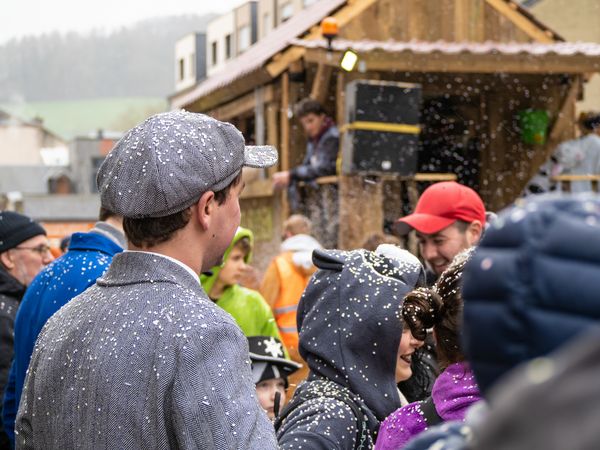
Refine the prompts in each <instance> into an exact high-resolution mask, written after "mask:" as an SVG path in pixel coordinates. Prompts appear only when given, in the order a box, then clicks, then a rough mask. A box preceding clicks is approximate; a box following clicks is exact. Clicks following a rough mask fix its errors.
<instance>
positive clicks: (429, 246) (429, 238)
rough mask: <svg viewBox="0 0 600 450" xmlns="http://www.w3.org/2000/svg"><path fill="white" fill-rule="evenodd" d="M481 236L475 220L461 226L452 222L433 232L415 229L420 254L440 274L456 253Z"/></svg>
mask: <svg viewBox="0 0 600 450" xmlns="http://www.w3.org/2000/svg"><path fill="white" fill-rule="evenodd" d="M480 237H481V224H480V223H479V222H478V221H475V222H473V223H470V224H464V226H461V225H460V224H458V223H454V224H452V225H450V226H448V227H446V228H444V229H443V230H440V231H438V232H437V233H434V234H423V233H420V232H418V231H417V239H418V240H419V251H420V253H421V256H422V257H423V259H424V260H425V262H426V263H427V265H428V266H429V268H430V269H431V270H432V271H433V272H435V274H436V275H438V276H439V275H441V274H442V272H443V271H444V270H446V268H447V267H448V266H449V265H450V263H451V262H452V260H453V259H454V257H455V256H456V255H458V254H459V253H460V252H462V251H463V250H466V249H468V248H469V247H471V246H472V245H475V244H476V243H477V242H478V241H479V238H480Z"/></svg>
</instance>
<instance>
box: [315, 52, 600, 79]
mask: <svg viewBox="0 0 600 450" xmlns="http://www.w3.org/2000/svg"><path fill="white" fill-rule="evenodd" d="M341 56H342V53H341V52H333V54H332V55H330V56H328V55H327V51H326V50H325V49H307V51H306V55H305V60H306V61H307V62H309V63H316V64H321V63H322V64H328V65H331V66H337V65H338V61H339V60H340V58H341ZM359 58H360V60H361V61H364V63H365V64H366V69H367V70H369V71H383V72H403V71H406V72H449V73H493V74H497V73H523V74H526V73H530V74H545V75H548V74H568V73H587V72H600V56H584V55H579V54H578V55H557V54H546V55H531V54H527V55H523V54H516V55H512V54H511V55H506V54H496V53H489V54H473V53H460V54H447V53H441V52H432V53H414V52H409V51H405V52H385V51H381V50H372V51H370V52H366V53H359Z"/></svg>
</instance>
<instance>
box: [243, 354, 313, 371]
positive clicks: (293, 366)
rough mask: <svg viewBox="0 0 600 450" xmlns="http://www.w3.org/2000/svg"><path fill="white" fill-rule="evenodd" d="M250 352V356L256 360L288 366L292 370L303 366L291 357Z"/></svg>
mask: <svg viewBox="0 0 600 450" xmlns="http://www.w3.org/2000/svg"><path fill="white" fill-rule="evenodd" d="M249 354H250V358H251V359H255V360H256V361H265V362H270V363H272V364H275V365H277V366H281V367H286V368H288V369H290V370H292V371H296V370H298V369H300V368H301V367H302V364H299V363H297V362H296V361H292V360H290V359H284V358H273V357H270V356H264V355H257V354H256V353H252V352H249Z"/></svg>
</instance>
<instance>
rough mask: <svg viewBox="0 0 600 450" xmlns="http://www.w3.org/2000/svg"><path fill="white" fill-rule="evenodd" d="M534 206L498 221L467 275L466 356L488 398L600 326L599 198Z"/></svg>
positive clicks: (541, 200)
mask: <svg viewBox="0 0 600 450" xmlns="http://www.w3.org/2000/svg"><path fill="white" fill-rule="evenodd" d="M530 199H531V200H529V201H527V202H525V203H524V204H523V205H520V206H515V207H513V208H510V209H507V210H505V211H504V212H502V213H501V214H500V215H499V217H498V219H496V221H494V222H493V223H492V225H491V227H490V228H489V229H488V230H487V231H486V234H485V236H484V238H483V240H482V242H481V244H480V246H479V248H478V249H477V251H476V252H475V254H474V256H473V257H472V259H471V260H470V261H469V263H468V264H467V265H466V267H465V271H464V273H463V297H464V301H465V306H464V329H463V334H464V340H465V346H464V349H465V354H466V355H467V359H468V361H469V362H470V363H471V367H472V368H473V371H474V372H475V376H476V378H477V381H478V383H479V386H480V388H481V390H482V392H483V393H484V395H485V394H487V392H486V391H487V390H488V389H489V388H490V387H491V386H492V385H494V384H495V383H496V381H497V380H498V379H499V378H500V377H501V376H502V375H504V374H505V373H506V372H508V371H509V370H510V369H512V368H513V367H515V366H517V365H518V364H520V363H523V362H525V361H528V360H531V359H533V358H536V357H538V356H545V355H547V354H549V353H550V352H552V351H554V350H555V349H557V348H558V347H559V346H561V345H563V344H564V343H565V342H567V341H568V340H569V339H572V338H573V337H574V336H575V335H577V334H580V333H581V332H583V331H586V330H589V329H590V328H591V327H596V326H598V323H599V319H600V302H598V293H599V292H600V199H598V197H597V196H591V195H589V196H586V195H580V196H577V195H571V196H558V195H543V196H542V195H540V196H534V197H530Z"/></svg>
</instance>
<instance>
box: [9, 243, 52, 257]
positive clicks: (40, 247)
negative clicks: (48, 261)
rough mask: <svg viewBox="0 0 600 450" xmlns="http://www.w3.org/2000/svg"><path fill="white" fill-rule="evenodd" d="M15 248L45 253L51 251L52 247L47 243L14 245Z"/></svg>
mask: <svg viewBox="0 0 600 450" xmlns="http://www.w3.org/2000/svg"><path fill="white" fill-rule="evenodd" d="M13 250H31V251H32V252H36V253H39V254H40V255H45V254H47V253H48V252H49V251H50V247H49V246H48V245H46V244H41V245H38V246H37V247H14V248H13Z"/></svg>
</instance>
